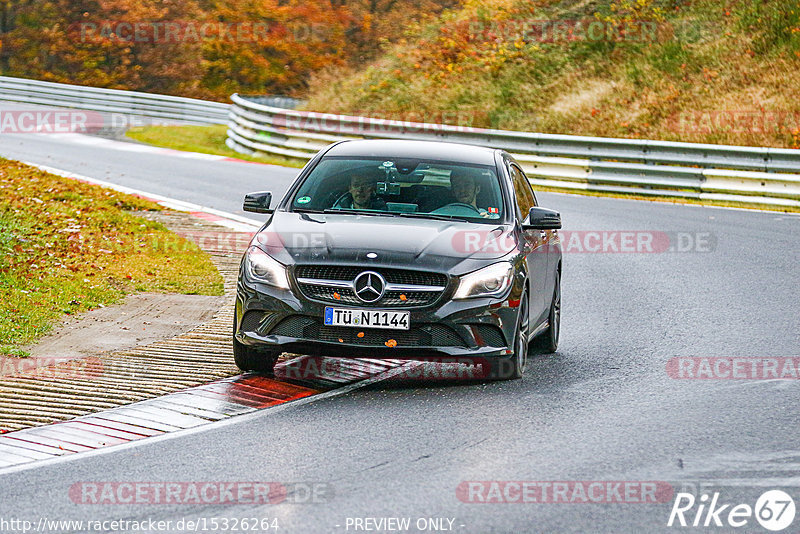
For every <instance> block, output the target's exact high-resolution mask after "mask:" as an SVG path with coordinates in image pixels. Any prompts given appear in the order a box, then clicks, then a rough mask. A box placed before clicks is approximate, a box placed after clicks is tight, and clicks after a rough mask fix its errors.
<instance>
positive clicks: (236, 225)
mask: <svg viewBox="0 0 800 534" xmlns="http://www.w3.org/2000/svg"><path fill="white" fill-rule="evenodd" d="M21 163H24V164H25V165H30V166H31V167H35V168H37V169H39V170H42V171H45V172H49V173H51V174H55V175H57V176H63V177H64V178H72V179H74V180H81V181H83V182H88V183H91V184H95V185H99V186H102V187H107V188H109V189H113V190H114V191H119V192H120V193H127V194H130V195H137V196H140V197H145V198H148V199H151V200H153V201H155V202H157V203H158V204H159V205H160V206H164V207H165V208H169V209H173V210H176V211H184V212H202V213H207V214H209V215H213V216H215V219H214V222H216V223H217V224H220V225H221V226H225V227H226V228H231V229H233V230H237V231H240V232H253V231H256V230H258V229H259V228H261V225H262V224H264V223H263V222H262V221H257V220H255V219H250V218H248V217H242V216H241V215H236V214H235V213H228V212H226V211H220V210H217V209H214V208H209V207H206V206H200V205H199V204H192V203H191V202H185V201H183V200H177V199H174V198H169V197H165V196H162V195H157V194H155V193H148V192H146V191H141V190H139V189H134V188H132V187H126V186H124V185H118V184H114V183H111V182H106V181H104V180H98V179H97V178H92V177H89V176H84V175H82V174H77V173H74V172H69V171H65V170H62V169H57V168H55V167H50V166H48V165H41V164H39V163H33V162H30V161H23V162H21ZM216 217H219V219H216Z"/></svg>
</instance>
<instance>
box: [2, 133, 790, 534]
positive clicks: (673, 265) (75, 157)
mask: <svg viewBox="0 0 800 534" xmlns="http://www.w3.org/2000/svg"><path fill="white" fill-rule="evenodd" d="M0 155H3V156H7V157H14V158H18V159H24V160H28V161H35V162H37V163H42V164H46V165H51V166H54V167H58V168H62V169H65V170H70V171H73V172H78V173H81V174H85V175H89V176H93V177H95V178H100V179H103V180H107V181H112V182H115V183H121V184H124V185H127V186H131V187H136V188H138V189H142V190H145V191H151V192H154V193H159V194H163V195H168V196H172V197H175V198H179V199H182V200H187V201H191V202H196V203H199V204H203V205H206V206H210V207H214V208H217V209H222V210H227V211H231V212H237V213H239V211H238V210H239V208H240V207H241V204H240V202H241V197H242V195H243V194H244V193H245V192H248V191H250V190H259V189H270V188H272V190H273V191H275V192H282V191H283V189H284V188H285V187H286V186H287V185H288V180H290V179H291V177H292V176H294V174H296V172H297V170H295V169H290V170H286V169H281V168H273V167H267V166H259V165H250V164H237V163H231V162H206V161H195V160H189V159H184V158H174V157H170V156H162V155H150V154H137V153H129V152H122V151H116V150H112V149H100V148H97V147H90V146H88V145H86V146H82V145H78V144H75V143H73V142H67V141H66V140H58V139H55V138H52V139H49V138H47V136H32V135H29V136H2V137H0ZM539 197H540V203H541V204H542V205H544V206H545V207H550V208H554V209H557V210H559V211H560V212H561V213H562V217H563V220H564V228H565V230H566V231H623V230H628V231H630V230H639V231H645V230H649V231H656V232H668V233H670V235H671V236H672V238H673V241H672V243H673V244H675V243H676V242H677V240H680V242H681V243H682V244H683V245H685V246H686V247H687V248H691V250H688V251H685V252H678V251H672V252H663V253H651V254H640V253H613V252H605V253H580V252H574V251H572V252H570V251H568V252H566V253H565V254H564V274H563V281H562V286H563V300H564V308H563V310H564V311H563V322H562V339H561V346H560V348H559V351H558V352H557V353H556V354H555V355H549V356H537V357H535V358H534V359H533V360H532V361H531V362H530V363H529V366H528V369H527V371H526V374H525V377H524V379H523V380H518V381H514V382H506V383H491V384H483V383H460V382H454V381H411V380H407V381H404V382H400V383H392V384H377V385H374V386H371V387H369V388H365V389H360V390H357V391H354V392H351V393H349V394H346V395H342V396H334V397H330V398H321V399H319V400H317V401H315V402H312V403H309V404H305V405H302V406H295V407H292V406H287V407H286V408H285V409H281V410H273V411H270V410H266V411H264V412H260V413H258V414H256V415H253V416H246V417H243V418H241V419H239V420H234V421H232V422H231V424H226V425H221V426H214V425H211V426H209V427H206V428H204V429H203V430H202V431H200V432H195V433H190V434H184V435H181V434H179V435H174V436H170V437H168V438H166V439H157V440H154V441H148V440H145V441H143V442H140V443H136V444H135V446H131V447H124V448H119V449H116V450H115V449H114V448H111V449H106V450H104V451H103V452H102V453H101V454H90V455H88V456H84V455H75V456H74V457H72V458H71V459H70V460H68V461H61V462H58V463H54V464H52V465H39V466H34V467H33V468H30V469H26V470H23V471H19V472H11V473H5V474H3V473H0V488H2V490H0V491H1V492H2V499H1V500H0V519H9V518H20V519H31V520H34V521H38V519H39V518H40V517H46V518H48V519H62V520H68V519H71V520H77V519H83V520H103V519H106V520H111V519H128V520H147V519H154V520H171V521H173V525H174V522H175V521H178V520H180V519H182V518H193V519H198V518H200V519H205V520H206V521H209V520H210V519H211V518H214V517H216V518H219V517H228V518H277V520H278V525H279V526H280V527H281V528H280V530H278V532H355V531H364V530H356V529H354V526H353V525H354V521H355V519H356V518H361V519H363V518H367V517H371V518H387V517H399V518H410V520H411V528H410V530H409V531H411V532H417V531H419V530H417V529H416V526H417V520H418V519H420V518H449V519H451V520H452V530H453V531H457V532H469V533H473V532H476V533H478V532H553V531H558V532H653V531H664V532H667V531H676V530H677V531H681V530H683V531H693V532H695V531H697V532H700V531H716V532H723V531H725V532H728V531H736V532H767V531H766V530H764V529H762V528H761V527H760V526H759V525H758V523H757V522H756V521H755V520H754V519H753V518H750V520H749V522H748V523H747V524H746V525H745V526H744V527H741V528H738V529H732V528H730V527H728V528H727V529H721V528H717V529H714V528H712V527H709V528H705V529H704V528H702V527H697V528H691V527H690V528H684V529H680V528H677V527H672V528H670V527H667V526H666V523H667V520H668V518H669V515H670V509H671V507H672V500H668V501H667V502H664V503H660V504H629V503H624V504H597V503H589V504H574V503H573V504H565V503H558V504H546V503H511V504H509V503H484V504H475V503H467V502H462V500H460V499H459V496H458V494H457V492H456V490H457V488H458V487H459V485H460V484H461V483H462V482H464V481H663V482H666V483H669V484H671V485H672V486H673V487H674V488H680V487H682V486H683V487H686V488H690V487H692V485H697V484H699V483H701V482H703V483H706V484H712V485H714V486H715V487H717V488H718V489H717V490H716V491H719V493H720V501H724V502H726V503H734V504H738V503H749V504H751V505H752V504H754V503H755V500H756V498H757V497H758V496H759V495H760V494H761V493H762V492H763V491H765V490H766V489H772V488H779V487H780V488H784V490H785V491H787V492H788V493H790V495H792V496H793V497H794V499H795V501H796V502H797V504H798V507H800V432H798V422H799V421H800V417H799V416H798V407H799V406H800V381H799V380H676V379H674V378H671V377H670V376H669V375H668V373H667V371H666V365H667V362H668V360H669V359H670V358H673V357H764V356H768V357H782V356H794V357H797V356H800V313H799V312H800V309H799V308H800V306H798V302H800V283H798V282H799V280H798V274H800V272H799V270H798V260H800V217H798V216H797V215H789V214H779V213H761V212H748V211H742V210H727V209H715V208H701V207H693V206H682V205H672V204H664V203H650V202H640V201H631V200H618V199H605V198H593V197H580V196H568V195H558V194H540V195H539ZM251 216H252V215H251ZM677 233H681V234H680V237H678V234H677ZM565 234H566V232H565ZM566 235H569V234H566ZM576 235H579V234H576ZM658 235H660V234H658ZM698 239H699V240H700V245H699V246H695V247H688V245H687V243H689V241H690V240H691V241H693V242H694V243H695V244H696V243H697V241H698ZM572 250H574V248H573V249H572ZM85 481H151V482H152V481H164V482H166V481H181V482H188V481H279V482H285V483H290V482H294V483H303V484H322V485H324V486H323V487H324V488H325V490H326V492H327V493H326V494H325V496H321V498H320V499H318V501H320V502H316V503H305V502H284V503H281V504H274V505H261V506H254V505H247V504H238V505H229V504H226V505H197V504H182V505H175V504H160V505H142V504H138V505H122V504H117V505H90V504H75V503H73V502H72V501H71V500H70V496H69V493H68V492H69V488H70V487H71V486H72V485H73V484H74V483H76V482H85ZM302 500H303V498H302V495H300V494H295V495H292V496H291V498H290V499H289V501H302ZM689 517H690V516H689V515H688V514H687V518H689ZM691 518H692V519H693V515H692V516H691ZM723 518H724V516H723ZM348 521H349V522H348ZM448 524H449V523H448V522H447V521H444V525H445V526H447V525H448ZM348 525H349V528H348ZM129 526H130V525H129ZM122 530H124V529H122ZM129 530H130V528H129ZM798 530H800V513H799V514H798V518H797V519H795V521H794V524H793V525H792V526H791V527H790V528H788V529H787V530H784V531H783V532H797V531H798ZM384 531H388V530H386V529H384Z"/></svg>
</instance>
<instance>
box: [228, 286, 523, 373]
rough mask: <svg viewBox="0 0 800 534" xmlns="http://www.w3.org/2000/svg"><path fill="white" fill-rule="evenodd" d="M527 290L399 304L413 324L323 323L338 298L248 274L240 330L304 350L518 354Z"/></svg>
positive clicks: (254, 340)
mask: <svg viewBox="0 0 800 534" xmlns="http://www.w3.org/2000/svg"><path fill="white" fill-rule="evenodd" d="M519 293H520V292H519V290H518V289H517V288H516V287H514V288H512V289H511V292H510V295H509V296H508V297H506V298H504V299H496V298H476V299H466V300H458V301H454V300H450V299H449V298H448V297H449V295H448V294H446V295H443V298H442V299H440V301H438V302H437V303H435V304H434V305H432V306H426V307H408V308H399V307H395V306H393V307H391V309H392V310H408V311H409V312H411V315H410V319H411V321H410V329H409V330H388V329H371V328H362V329H359V328H354V327H330V326H324V325H323V324H322V318H323V315H324V310H325V307H326V306H335V304H331V303H326V302H321V301H316V300H311V299H308V298H306V297H305V296H303V295H302V294H300V293H299V291H297V290H296V289H295V290H278V289H275V288H274V287H271V286H267V285H262V284H253V285H252V287H251V286H250V285H249V284H246V283H244V282H243V281H242V277H240V279H239V284H238V289H237V298H236V319H235V329H234V332H235V338H236V340H237V341H238V342H239V343H242V344H244V345H248V346H251V347H253V348H263V349H265V350H272V351H280V352H292V353H299V354H310V355H324V356H336V357H346V358H354V357H362V358H394V359H403V360H405V359H408V360H426V359H438V358H443V357H444V358H460V357H464V358H472V357H487V358H496V357H503V356H508V355H510V354H512V347H513V343H514V337H515V335H516V332H515V329H516V325H517V311H518V307H519V300H518V299H519ZM515 295H516V296H515ZM515 298H516V299H517V300H514V299H515ZM342 307H348V308H353V307H358V306H352V305H342ZM371 309H375V307H372V308H371ZM359 333H360V334H361V335H359Z"/></svg>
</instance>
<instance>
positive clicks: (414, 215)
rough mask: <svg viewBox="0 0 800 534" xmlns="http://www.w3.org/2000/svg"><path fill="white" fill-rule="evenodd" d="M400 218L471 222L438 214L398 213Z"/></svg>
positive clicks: (453, 216)
mask: <svg viewBox="0 0 800 534" xmlns="http://www.w3.org/2000/svg"><path fill="white" fill-rule="evenodd" d="M395 215H397V216H398V217H411V218H414V219H435V220H437V221H463V222H469V219H466V218H464V217H459V216H457V215H439V214H438V213H411V212H397V213H395Z"/></svg>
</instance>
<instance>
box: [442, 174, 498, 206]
mask: <svg viewBox="0 0 800 534" xmlns="http://www.w3.org/2000/svg"><path fill="white" fill-rule="evenodd" d="M450 191H451V193H452V194H453V197H454V198H455V199H456V202H460V203H461V204H469V205H470V206H472V207H473V208H475V210H476V211H477V212H479V213H480V214H481V217H489V216H490V215H489V212H487V211H486V210H485V209H483V208H479V207H478V203H477V202H478V193H480V192H481V186H480V184H478V181H477V180H476V179H475V176H473V175H472V174H468V173H466V172H464V171H463V170H460V169H453V171H451V172H450Z"/></svg>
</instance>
